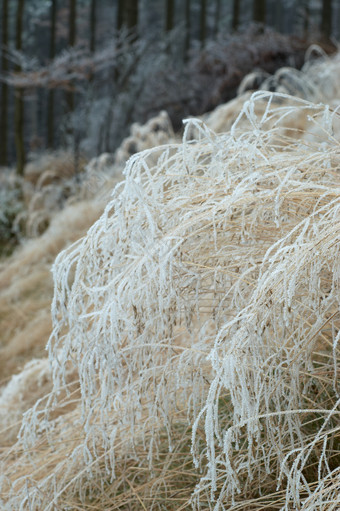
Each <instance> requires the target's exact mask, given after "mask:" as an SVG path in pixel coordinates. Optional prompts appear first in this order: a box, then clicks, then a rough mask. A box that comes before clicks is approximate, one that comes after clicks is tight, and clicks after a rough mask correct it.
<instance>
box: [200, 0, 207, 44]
mask: <svg viewBox="0 0 340 511" xmlns="http://www.w3.org/2000/svg"><path fill="white" fill-rule="evenodd" d="M206 11H207V0H201V10H200V41H201V48H204V45H205V39H206V36H207V12H206Z"/></svg>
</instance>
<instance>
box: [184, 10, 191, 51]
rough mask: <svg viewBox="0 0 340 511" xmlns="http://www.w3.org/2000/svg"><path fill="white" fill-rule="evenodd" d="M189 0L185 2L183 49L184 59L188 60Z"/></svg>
mask: <svg viewBox="0 0 340 511" xmlns="http://www.w3.org/2000/svg"><path fill="white" fill-rule="evenodd" d="M190 7H191V0H185V48H184V59H185V60H186V59H187V58H188V53H189V50H190V29H191V17H190V11H191V9H190Z"/></svg>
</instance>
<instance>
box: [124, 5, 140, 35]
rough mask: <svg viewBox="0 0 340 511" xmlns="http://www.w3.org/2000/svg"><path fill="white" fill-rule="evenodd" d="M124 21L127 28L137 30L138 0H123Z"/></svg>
mask: <svg viewBox="0 0 340 511" xmlns="http://www.w3.org/2000/svg"><path fill="white" fill-rule="evenodd" d="M124 4H125V21H126V26H127V28H128V29H131V30H132V29H133V30H137V25H138V0H125V2H124Z"/></svg>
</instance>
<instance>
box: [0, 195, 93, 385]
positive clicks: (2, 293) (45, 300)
mask: <svg viewBox="0 0 340 511" xmlns="http://www.w3.org/2000/svg"><path fill="white" fill-rule="evenodd" d="M102 211H103V204H102V203H100V202H97V201H95V200H93V201H92V202H90V201H86V202H79V203H77V204H75V205H70V206H68V207H67V208H65V209H64V210H63V211H62V212H59V213H58V214H56V215H55V217H54V218H53V220H52V222H51V225H50V227H49V228H48V229H47V231H45V233H44V234H43V235H41V236H40V237H39V238H37V239H33V240H29V241H27V242H26V243H25V244H24V245H23V246H22V247H19V248H17V250H16V251H15V252H14V254H13V255H12V256H11V258H9V259H4V260H3V261H2V264H1V265H0V325H1V329H0V373H1V383H4V380H5V379H7V378H8V377H9V376H11V375H12V374H13V373H14V372H16V371H18V369H20V368H21V367H22V366H23V365H24V364H25V363H26V362H27V361H28V360H30V359H31V358H32V357H41V356H45V349H44V348H45V345H46V340H47V339H48V337H49V335H50V333H51V326H52V324H51V312H50V309H51V298H52V296H53V280H52V276H51V265H52V263H53V261H54V259H55V257H56V256H57V254H58V253H59V252H60V251H61V250H62V249H63V248H65V247H66V246H68V245H69V244H70V243H73V242H74V241H76V240H77V239H79V238H80V237H81V236H83V235H84V234H85V233H86V231H87V229H88V227H89V226H90V225H91V224H92V223H93V222H94V221H95V220H97V218H98V217H99V216H100V215H101V213H102Z"/></svg>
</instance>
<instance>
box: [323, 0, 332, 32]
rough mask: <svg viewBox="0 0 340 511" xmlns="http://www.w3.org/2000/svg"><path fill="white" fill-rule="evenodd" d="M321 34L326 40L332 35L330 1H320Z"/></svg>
mask: <svg viewBox="0 0 340 511" xmlns="http://www.w3.org/2000/svg"><path fill="white" fill-rule="evenodd" d="M321 32H322V35H324V36H325V37H327V38H329V37H330V36H331V35H332V0H322V11H321Z"/></svg>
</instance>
